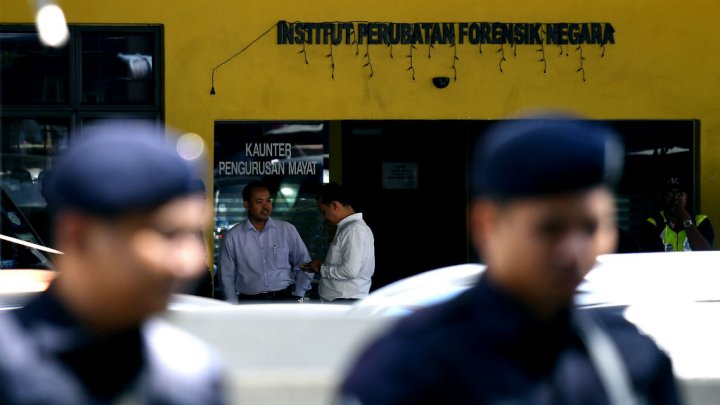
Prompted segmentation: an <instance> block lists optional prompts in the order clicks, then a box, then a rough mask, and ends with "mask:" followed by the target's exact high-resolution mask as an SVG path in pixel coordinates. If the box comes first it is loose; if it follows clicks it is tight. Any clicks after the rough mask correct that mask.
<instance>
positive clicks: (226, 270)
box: [219, 232, 238, 304]
mask: <svg viewBox="0 0 720 405" xmlns="http://www.w3.org/2000/svg"><path fill="white" fill-rule="evenodd" d="M233 239H234V238H232V237H231V235H230V233H229V232H228V233H226V234H225V240H224V241H223V244H222V247H221V248H220V267H219V271H220V285H221V287H222V290H223V292H224V293H225V300H226V301H227V302H230V303H233V304H237V303H238V297H237V293H236V291H235V277H237V274H236V273H237V268H236V266H235V252H234V249H233V243H232V241H233Z"/></svg>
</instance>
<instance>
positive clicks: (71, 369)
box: [0, 123, 224, 405]
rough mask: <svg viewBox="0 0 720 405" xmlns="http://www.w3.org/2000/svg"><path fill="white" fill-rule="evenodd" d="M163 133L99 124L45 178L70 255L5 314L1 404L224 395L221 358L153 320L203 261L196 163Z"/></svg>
mask: <svg viewBox="0 0 720 405" xmlns="http://www.w3.org/2000/svg"><path fill="white" fill-rule="evenodd" d="M163 138H164V134H162V133H159V132H158V131H157V130H156V129H155V128H154V127H146V126H144V125H138V124H135V125H133V124H129V123H112V124H110V123H107V124H99V125H98V126H97V127H94V128H91V129H88V130H87V131H84V133H83V136H82V137H80V138H79V140H78V141H77V142H75V143H73V144H72V145H71V146H70V147H69V148H68V149H67V150H65V152H64V153H63V154H62V155H61V156H59V157H58V158H57V160H56V162H55V165H54V168H53V170H52V171H51V172H50V173H49V174H48V176H46V177H45V179H44V182H43V190H42V191H43V195H44V196H45V198H46V200H47V203H48V209H50V210H51V211H52V213H53V217H54V222H53V230H54V233H55V236H56V238H55V240H56V241H57V244H56V247H57V248H58V249H59V250H61V251H63V253H64V254H62V255H58V256H57V260H56V267H57V271H58V275H57V277H56V279H55V281H54V282H53V283H52V284H51V285H50V287H49V288H48V290H47V291H46V292H44V293H42V294H40V295H39V296H38V297H37V298H36V299H34V300H33V301H31V302H30V303H28V304H27V305H26V306H25V307H23V308H22V309H19V310H15V311H2V312H4V313H2V314H0V403H2V404H110V403H113V404H114V403H131V404H188V405H191V404H192V405H194V404H219V403H223V402H224V396H223V391H222V384H223V371H222V370H223V368H222V365H221V362H220V360H219V358H218V356H217V355H215V354H214V353H213V352H212V351H210V350H208V348H206V347H205V345H204V344H202V343H201V342H199V341H198V340H197V339H195V338H194V337H192V336H190V335H189V334H186V333H184V332H182V331H180V330H179V329H176V328H175V327H173V326H171V325H170V324H168V323H166V322H163V321H162V320H160V319H158V318H156V317H154V315H156V314H158V313H160V312H162V311H164V310H165V308H166V306H167V303H168V300H169V298H170V295H171V293H172V292H173V291H174V289H175V287H176V286H177V285H179V284H181V282H183V281H186V280H189V279H192V278H194V277H197V276H198V275H199V274H200V272H202V271H203V269H204V268H205V267H204V256H205V255H204V245H203V238H202V234H203V232H204V230H205V227H206V225H207V215H206V212H207V211H206V209H205V201H204V200H203V199H200V198H197V195H196V191H197V190H196V189H195V188H194V187H193V184H192V181H193V179H194V178H196V176H197V173H196V170H195V169H194V166H196V165H197V163H198V162H193V161H189V160H185V159H183V158H182V157H181V156H180V155H179V154H178V152H176V148H175V147H171V146H170V145H168V144H166V143H165V141H164V139H163ZM189 155H191V154H186V156H189Z"/></svg>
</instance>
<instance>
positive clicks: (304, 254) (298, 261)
mask: <svg viewBox="0 0 720 405" xmlns="http://www.w3.org/2000/svg"><path fill="white" fill-rule="evenodd" d="M290 235H291V236H290V237H291V238H292V240H291V241H290V242H291V243H290V264H291V266H292V269H291V271H292V272H293V273H294V278H295V291H294V292H293V294H295V295H296V296H298V297H304V296H305V292H307V291H308V290H310V289H311V288H312V279H313V274H308V273H306V272H304V271H301V266H302V265H303V264H304V263H307V262H309V261H310V253H309V252H308V250H307V246H305V242H303V240H302V238H301V237H300V234H299V233H298V231H297V229H296V228H295V226H292V227H291V231H290Z"/></svg>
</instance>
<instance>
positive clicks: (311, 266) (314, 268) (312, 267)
mask: <svg viewBox="0 0 720 405" xmlns="http://www.w3.org/2000/svg"><path fill="white" fill-rule="evenodd" d="M322 264H323V263H322V260H320V259H313V260H312V261H311V262H308V263H305V264H303V265H302V266H300V269H301V270H302V271H306V272H308V273H319V272H320V266H322Z"/></svg>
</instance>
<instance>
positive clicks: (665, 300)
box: [168, 252, 720, 405]
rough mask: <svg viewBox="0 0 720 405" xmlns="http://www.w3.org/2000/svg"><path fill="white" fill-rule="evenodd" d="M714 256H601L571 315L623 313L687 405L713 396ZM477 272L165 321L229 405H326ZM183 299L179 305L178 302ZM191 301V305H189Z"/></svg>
mask: <svg viewBox="0 0 720 405" xmlns="http://www.w3.org/2000/svg"><path fill="white" fill-rule="evenodd" d="M718 264H720V252H692V253H690V252H689V253H642V254H623V255H605V256H601V257H599V258H598V264H597V265H596V266H595V268H594V269H593V270H592V271H591V272H590V273H589V274H588V275H587V277H586V278H585V281H584V282H583V283H582V284H581V285H580V287H579V288H578V294H577V296H576V303H577V305H578V306H579V307H581V308H585V307H595V306H609V307H613V308H616V309H617V310H618V311H620V312H622V313H623V314H624V316H625V317H626V318H627V319H628V320H630V321H632V322H634V323H635V324H636V325H637V326H638V327H639V328H640V329H641V330H642V331H643V332H645V333H647V334H648V335H650V336H651V337H653V338H654V339H655V341H656V342H657V343H658V344H659V345H660V346H661V347H662V348H663V349H664V350H666V351H667V352H668V354H669V355H670V357H671V358H672V360H673V364H674V367H675V373H676V376H677V378H678V381H679V386H680V389H681V392H682V395H683V396H684V399H685V402H686V403H688V404H711V403H717V399H718V398H720V348H718V344H719V343H718V342H720V326H718V322H717V321H716V319H717V318H718V317H719V316H720V301H719V299H720V269H717V268H716V267H717V266H718ZM483 270H484V266H482V265H479V264H464V265H458V266H451V267H446V268H442V269H438V270H433V271H429V272H426V273H422V274H419V275H416V276H413V277H409V278H407V279H404V280H400V281H397V282H395V283H393V284H390V285H388V286H385V287H383V288H381V289H378V290H377V291H375V292H373V293H372V294H371V295H370V297H368V298H367V299H365V300H363V301H360V302H358V303H357V304H355V305H353V306H351V307H348V306H345V305H332V304H301V305H298V304H256V305H241V306H233V305H225V304H223V303H212V302H206V304H207V306H203V305H189V302H188V300H191V299H189V298H187V297H183V298H179V299H176V301H175V303H174V304H173V305H171V311H170V312H169V314H168V319H169V320H170V321H171V322H173V323H175V324H176V325H178V326H180V327H182V328H184V329H186V330H188V331H190V332H191V333H193V334H195V335H197V336H199V337H201V338H203V339H204V340H206V341H207V342H209V343H211V344H212V345H213V346H215V347H216V348H217V349H218V350H219V351H220V352H221V353H222V354H223V356H224V357H225V360H226V361H227V364H228V365H229V369H230V370H229V371H230V379H229V385H230V388H231V390H230V392H231V401H232V402H233V403H242V404H246V405H247V404H295V405H297V404H328V403H330V402H331V400H332V397H333V394H334V392H335V389H336V387H337V384H338V383H339V382H340V381H341V380H342V377H343V375H344V373H345V369H346V367H348V365H349V364H351V362H352V361H354V359H355V356H357V354H358V351H359V350H361V349H362V348H363V347H364V345H365V344H367V343H368V341H369V340H371V339H373V338H374V337H375V336H377V334H378V333H380V332H382V331H383V330H384V329H386V328H387V327H389V326H390V325H391V324H392V323H394V322H395V321H396V320H397V319H398V317H401V316H404V315H406V314H408V313H411V312H413V311H416V310H417V309H419V308H423V307H426V306H429V305H433V304H437V303H440V302H442V301H445V300H447V299H450V298H452V297H454V296H455V295H457V294H459V293H460V292H462V291H464V290H465V289H467V288H469V287H470V286H472V285H473V284H474V283H475V281H476V280H477V278H478V277H479V275H480V274H481V273H482V271H483ZM183 300H185V301H183ZM199 302H200V301H197V300H196V304H199Z"/></svg>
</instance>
